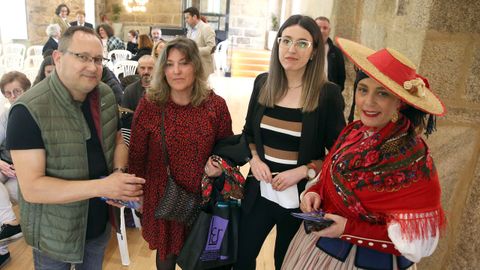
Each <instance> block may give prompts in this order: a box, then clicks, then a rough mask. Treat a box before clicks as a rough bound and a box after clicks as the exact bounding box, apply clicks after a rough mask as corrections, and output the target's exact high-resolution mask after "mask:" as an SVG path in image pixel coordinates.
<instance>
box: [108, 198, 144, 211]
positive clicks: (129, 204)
mask: <svg viewBox="0 0 480 270" xmlns="http://www.w3.org/2000/svg"><path fill="white" fill-rule="evenodd" d="M100 199H102V200H103V201H112V202H114V203H118V204H121V205H123V206H125V207H127V208H132V209H138V208H140V203H139V202H134V201H122V200H114V199H109V198H106V197H100Z"/></svg>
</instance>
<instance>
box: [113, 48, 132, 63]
mask: <svg viewBox="0 0 480 270" xmlns="http://www.w3.org/2000/svg"><path fill="white" fill-rule="evenodd" d="M107 57H108V59H109V60H110V61H114V62H117V61H122V60H128V59H130V58H132V53H131V52H130V51H127V50H111V51H109V52H108V56H107Z"/></svg>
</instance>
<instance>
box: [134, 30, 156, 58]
mask: <svg viewBox="0 0 480 270" xmlns="http://www.w3.org/2000/svg"><path fill="white" fill-rule="evenodd" d="M152 47H153V43H152V40H151V39H150V38H149V37H148V36H147V35H140V36H139V37H138V51H137V54H136V55H135V56H134V57H132V60H133V61H138V59H140V58H141V57H142V56H144V55H151V54H152Z"/></svg>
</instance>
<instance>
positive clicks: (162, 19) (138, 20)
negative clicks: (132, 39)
mask: <svg viewBox="0 0 480 270" xmlns="http://www.w3.org/2000/svg"><path fill="white" fill-rule="evenodd" d="M96 3H97V18H101V16H102V15H103V14H106V15H107V17H108V18H109V20H110V21H111V20H112V18H113V13H112V5H114V4H118V5H120V7H121V8H122V12H121V13H120V18H119V20H118V22H119V23H122V25H123V26H125V27H123V28H122V29H119V31H121V32H119V33H116V34H117V35H118V36H120V37H122V38H125V35H126V33H127V32H128V31H129V30H131V29H130V28H131V27H136V26H138V27H137V28H134V29H139V28H140V29H145V27H150V26H160V27H168V28H178V27H182V17H183V14H182V11H183V10H182V0H157V1H149V2H148V3H147V5H146V9H147V11H146V12H131V13H129V12H127V11H126V10H125V8H124V6H123V1H122V0H104V1H100V0H97V1H96Z"/></svg>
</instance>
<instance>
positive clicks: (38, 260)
mask: <svg viewBox="0 0 480 270" xmlns="http://www.w3.org/2000/svg"><path fill="white" fill-rule="evenodd" d="M111 230H112V226H111V225H110V223H107V227H106V228H105V232H104V233H103V234H101V235H100V236H99V237H97V238H93V239H88V240H87V241H86V242H85V249H84V251H83V262H82V263H79V264H75V270H84V269H85V270H96V269H98V270H101V269H102V264H103V255H104V253H105V248H106V247H107V245H108V241H109V240H110V234H111ZM33 264H34V265H35V270H70V268H71V266H72V264H71V263H67V262H62V261H58V260H54V259H52V258H50V257H48V256H47V255H45V254H42V253H41V252H40V251H39V250H37V249H33Z"/></svg>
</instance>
